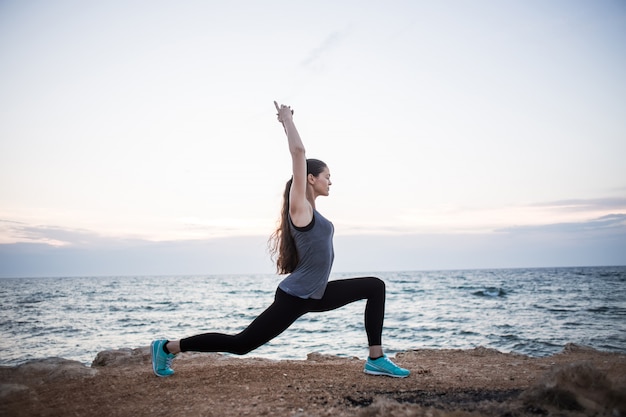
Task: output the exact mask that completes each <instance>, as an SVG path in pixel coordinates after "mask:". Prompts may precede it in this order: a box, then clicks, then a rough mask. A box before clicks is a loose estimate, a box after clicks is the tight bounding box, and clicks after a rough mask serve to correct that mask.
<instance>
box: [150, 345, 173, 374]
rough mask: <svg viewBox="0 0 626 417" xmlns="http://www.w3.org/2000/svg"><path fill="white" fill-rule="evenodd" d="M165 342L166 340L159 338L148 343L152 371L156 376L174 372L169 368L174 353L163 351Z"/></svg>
mask: <svg viewBox="0 0 626 417" xmlns="http://www.w3.org/2000/svg"><path fill="white" fill-rule="evenodd" d="M166 343H167V340H165V339H160V340H154V341H152V343H151V344H150V351H151V353H152V355H151V356H152V371H153V372H154V374H155V375H156V376H162V377H165V376H170V375H172V374H173V373H174V370H173V369H172V368H170V366H171V365H172V360H173V359H174V358H175V357H176V355H174V354H172V353H165V351H164V350H163V346H164V345H165V344H166Z"/></svg>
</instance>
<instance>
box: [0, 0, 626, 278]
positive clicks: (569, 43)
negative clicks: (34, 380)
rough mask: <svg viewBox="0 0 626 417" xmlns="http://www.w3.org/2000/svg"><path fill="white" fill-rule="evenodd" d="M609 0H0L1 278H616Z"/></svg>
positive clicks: (619, 170)
mask: <svg viewBox="0 0 626 417" xmlns="http://www.w3.org/2000/svg"><path fill="white" fill-rule="evenodd" d="M624 74H626V3H625V2H624V1H620V0H614V1H609V0H599V1H594V2H589V1H576V0H574V1H570V0H554V1H539V0H535V1H533V0H530V1H512V0H511V1H495V0H493V1H485V0H478V1H472V2H467V1H450V0H444V1H438V2H432V1H388V2H382V1H327V0H321V1H316V2H304V1H302V2H299V1H295V2H294V1H289V2H288V1H274V0H269V1H263V2H256V1H251V0H248V1H232V2H217V1H184V0H183V1H179V2H167V1H115V0H113V1H107V2H96V1H87V2H85V1H55V0H52V1H29V2H23V1H14V0H2V1H0V277H19V276H61V275H127V274H228V273H233V274H237V273H265V272H268V273H271V272H272V271H273V270H274V269H273V265H272V263H271V260H270V259H269V256H268V254H267V250H266V241H267V237H268V236H269V235H270V234H271V233H272V231H273V229H274V228H275V226H276V221H277V219H278V213H279V210H280V205H281V198H282V191H283V187H284V183H285V182H286V180H287V179H288V178H289V177H290V175H291V172H290V169H291V161H290V156H289V152H288V148H287V141H286V139H285V136H284V132H283V129H282V127H281V126H280V124H279V123H278V122H277V120H276V114H275V113H276V111H275V108H274V105H273V101H274V100H277V101H278V102H280V103H284V104H288V105H291V106H292V108H293V109H294V111H295V113H294V120H295V122H296V125H297V127H298V129H299V131H300V134H301V136H302V139H303V142H304V144H305V147H306V149H307V156H308V157H312V158H318V159H322V160H324V161H325V162H326V163H327V164H328V165H329V168H330V172H331V178H332V181H333V185H332V187H331V192H330V196H329V197H327V198H326V197H320V198H319V199H318V200H317V209H318V210H319V211H320V212H322V213H323V214H324V215H325V216H326V217H328V218H329V219H330V220H331V221H332V222H333V223H334V225H335V246H336V248H335V249H336V261H335V269H334V270H335V271H336V272H352V271H354V272H356V271H394V270H420V269H463V268H508V267H542V266H582V265H617V264H619V265H624V264H626V164H625V163H624V160H625V155H626V77H624Z"/></svg>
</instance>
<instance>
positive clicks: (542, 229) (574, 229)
mask: <svg viewBox="0 0 626 417" xmlns="http://www.w3.org/2000/svg"><path fill="white" fill-rule="evenodd" d="M496 232H504V233H513V234H520V233H555V232H556V233H564V234H575V233H589V232H595V233H607V232H615V233H625V234H626V214H609V215H606V216H602V217H599V218H597V219H592V220H587V221H581V222H567V223H553V224H545V225H532V226H513V227H506V228H502V229H498V230H496Z"/></svg>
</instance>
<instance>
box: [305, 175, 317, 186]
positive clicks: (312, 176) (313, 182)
mask: <svg viewBox="0 0 626 417" xmlns="http://www.w3.org/2000/svg"><path fill="white" fill-rule="evenodd" d="M306 179H307V181H308V182H309V184H311V185H313V184H315V175H313V174H308V175H307V176H306Z"/></svg>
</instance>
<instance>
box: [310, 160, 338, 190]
mask: <svg viewBox="0 0 626 417" xmlns="http://www.w3.org/2000/svg"><path fill="white" fill-rule="evenodd" d="M309 184H311V186H312V187H313V192H314V193H315V196H318V195H323V196H328V194H329V192H330V186H331V185H332V182H331V181H330V171H329V170H328V167H325V168H324V170H323V171H322V172H320V173H319V175H318V176H317V177H315V176H313V175H312V174H309Z"/></svg>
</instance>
